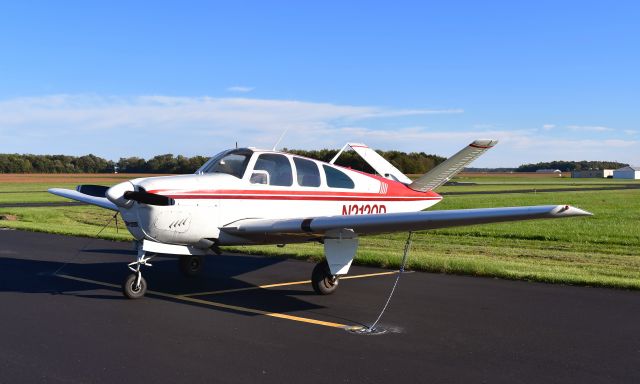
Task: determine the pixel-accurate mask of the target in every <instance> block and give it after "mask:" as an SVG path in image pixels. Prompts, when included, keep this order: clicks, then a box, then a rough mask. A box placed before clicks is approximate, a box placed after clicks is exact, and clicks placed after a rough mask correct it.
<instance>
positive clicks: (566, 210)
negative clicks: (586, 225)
mask: <svg viewBox="0 0 640 384" xmlns="http://www.w3.org/2000/svg"><path fill="white" fill-rule="evenodd" d="M554 213H555V214H556V215H559V216H593V213H591V212H589V211H585V210H584V209H580V208H576V207H572V206H571V205H558V206H557V207H556V209H554Z"/></svg>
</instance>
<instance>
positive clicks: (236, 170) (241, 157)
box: [196, 149, 253, 179]
mask: <svg viewBox="0 0 640 384" xmlns="http://www.w3.org/2000/svg"><path fill="white" fill-rule="evenodd" d="M252 153H253V152H251V151H249V150H242V149H239V150H231V151H226V152H222V153H220V154H218V155H216V156H215V157H213V158H211V160H209V161H207V162H206V163H205V164H204V165H203V166H202V167H201V168H200V169H198V171H197V172H196V173H226V174H228V175H231V176H235V177H237V178H239V179H241V178H242V176H243V175H244V171H245V170H246V168H247V164H248V163H249V159H251V155H252Z"/></svg>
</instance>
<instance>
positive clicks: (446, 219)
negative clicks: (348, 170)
mask: <svg viewBox="0 0 640 384" xmlns="http://www.w3.org/2000/svg"><path fill="white" fill-rule="evenodd" d="M571 216H591V213H589V212H587V211H583V210H581V209H579V208H574V207H571V206H569V205H539V206H529V207H509V208H478V209H453V210H442V211H422V212H404V213H383V214H374V215H353V216H321V217H310V218H297V219H245V220H241V221H237V222H235V223H232V224H230V225H228V226H225V227H222V228H220V231H221V234H220V235H221V237H220V240H221V241H223V242H224V240H225V239H224V236H223V234H227V235H230V238H229V240H230V241H233V237H239V238H243V239H246V240H249V241H254V242H273V243H278V242H282V243H286V242H287V241H292V242H294V241H301V239H302V240H303V241H304V239H307V240H309V239H313V238H322V237H324V236H325V234H326V233H327V232H329V231H334V230H341V229H350V230H352V231H353V232H354V233H355V234H357V235H374V234H380V233H391V232H406V231H420V230H427V229H436V228H448V227H457V226H464V225H475V224H487V223H499V222H505V221H520V220H533V219H555V218H563V217H571Z"/></svg>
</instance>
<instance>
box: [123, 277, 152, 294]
mask: <svg viewBox="0 0 640 384" xmlns="http://www.w3.org/2000/svg"><path fill="white" fill-rule="evenodd" d="M136 277H137V276H136V274H135V273H132V274H130V275H129V276H128V277H127V279H126V280H125V281H124V284H122V293H123V294H124V296H125V297H126V298H127V299H139V298H141V297H143V296H144V294H145V293H147V281H146V280H145V279H144V277H142V276H140V286H138V287H136Z"/></svg>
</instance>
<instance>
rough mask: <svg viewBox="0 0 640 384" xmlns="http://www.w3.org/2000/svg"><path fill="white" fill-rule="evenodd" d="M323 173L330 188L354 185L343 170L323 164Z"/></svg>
mask: <svg viewBox="0 0 640 384" xmlns="http://www.w3.org/2000/svg"><path fill="white" fill-rule="evenodd" d="M323 167H324V173H325V174H326V175H327V185H328V186H329V187H331V188H347V189H353V188H355V185H354V184H353V180H351V178H350V177H349V176H347V175H346V174H345V173H344V172H342V171H339V170H337V169H335V168H333V167H329V166H328V165H323Z"/></svg>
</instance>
